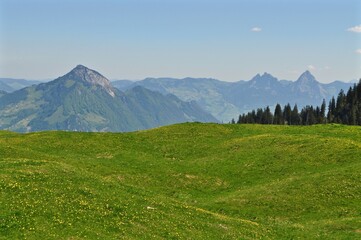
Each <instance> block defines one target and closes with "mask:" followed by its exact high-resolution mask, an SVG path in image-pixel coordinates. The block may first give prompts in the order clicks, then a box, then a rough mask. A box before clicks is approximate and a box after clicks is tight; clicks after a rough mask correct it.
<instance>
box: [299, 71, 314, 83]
mask: <svg viewBox="0 0 361 240" xmlns="http://www.w3.org/2000/svg"><path fill="white" fill-rule="evenodd" d="M296 82H297V83H301V84H315V83H318V81H317V80H316V78H315V77H314V76H313V75H312V73H311V72H310V71H308V70H307V71H305V72H304V73H302V74H301V76H300V77H299V78H298V79H297V81H296Z"/></svg>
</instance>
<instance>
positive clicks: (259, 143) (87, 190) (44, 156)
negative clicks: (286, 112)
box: [0, 123, 361, 239]
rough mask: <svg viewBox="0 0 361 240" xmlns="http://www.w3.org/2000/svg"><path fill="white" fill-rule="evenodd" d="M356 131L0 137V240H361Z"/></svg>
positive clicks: (203, 130)
mask: <svg viewBox="0 0 361 240" xmlns="http://www.w3.org/2000/svg"><path fill="white" fill-rule="evenodd" d="M360 156H361V128H360V127H357V126H344V125H337V124H328V125H313V126H276V125H271V126H270V125H268V126H266V125H248V124H246V125H243V124H202V123H184V124H176V125H171V126H166V127H161V128H156V129H151V130H144V131H138V132H129V133H85V132H83V133H81V132H64V131H46V132H34V133H27V134H19V133H13V132H9V131H1V132H0V239H25V238H26V239H356V238H361V181H360V179H361V159H360Z"/></svg>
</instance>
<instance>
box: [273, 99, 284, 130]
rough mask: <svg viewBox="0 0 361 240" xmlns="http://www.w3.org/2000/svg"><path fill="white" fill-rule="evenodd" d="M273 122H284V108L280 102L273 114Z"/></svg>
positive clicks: (279, 123)
mask: <svg viewBox="0 0 361 240" xmlns="http://www.w3.org/2000/svg"><path fill="white" fill-rule="evenodd" d="M273 124H278V125H281V124H284V121H283V112H282V108H281V105H279V104H278V103H277V105H276V108H275V112H274V115H273Z"/></svg>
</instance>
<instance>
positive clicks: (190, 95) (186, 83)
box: [115, 78, 239, 121]
mask: <svg viewBox="0 0 361 240" xmlns="http://www.w3.org/2000/svg"><path fill="white" fill-rule="evenodd" d="M231 85H232V83H228V82H222V81H219V80H215V79H209V78H184V79H175V78H146V79H144V80H142V81H137V82H133V84H131V85H128V86H126V87H123V88H120V89H121V90H126V89H131V88H133V87H135V86H142V87H145V88H147V89H150V90H152V91H157V92H160V93H162V94H169V93H171V94H174V95H176V96H177V97H179V98H180V99H181V100H183V101H196V102H197V103H198V104H199V106H201V107H202V108H203V109H204V110H206V111H207V112H209V113H211V114H212V115H213V116H215V117H216V118H217V119H219V120H220V121H222V120H224V119H232V117H234V114H235V113H238V112H239V109H238V108H237V107H236V106H234V105H233V104H232V103H230V102H227V101H225V99H224V94H223V93H224V91H226V89H228V88H230V87H231ZM115 86H117V85H115Z"/></svg>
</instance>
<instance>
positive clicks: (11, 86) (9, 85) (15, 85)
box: [0, 78, 41, 92]
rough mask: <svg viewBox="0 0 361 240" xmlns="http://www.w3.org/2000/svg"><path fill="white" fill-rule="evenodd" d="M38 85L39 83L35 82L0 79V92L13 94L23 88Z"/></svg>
mask: <svg viewBox="0 0 361 240" xmlns="http://www.w3.org/2000/svg"><path fill="white" fill-rule="evenodd" d="M39 83H41V82H40V81H35V80H25V79H14V78H0V90H2V91H5V92H14V91H16V90H19V89H22V88H24V87H28V86H31V85H34V84H39Z"/></svg>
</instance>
